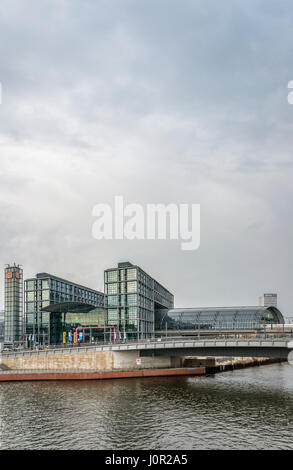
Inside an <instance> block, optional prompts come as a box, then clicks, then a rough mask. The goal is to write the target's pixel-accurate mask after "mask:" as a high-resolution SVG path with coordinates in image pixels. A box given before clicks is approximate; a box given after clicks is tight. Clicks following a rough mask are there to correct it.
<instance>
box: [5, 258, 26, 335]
mask: <svg viewBox="0 0 293 470" xmlns="http://www.w3.org/2000/svg"><path fill="white" fill-rule="evenodd" d="M4 323H5V330H4V342H8V343H21V342H22V341H23V270H22V268H21V267H20V266H19V265H16V264H14V265H13V266H10V265H7V266H6V268H5V292H4Z"/></svg>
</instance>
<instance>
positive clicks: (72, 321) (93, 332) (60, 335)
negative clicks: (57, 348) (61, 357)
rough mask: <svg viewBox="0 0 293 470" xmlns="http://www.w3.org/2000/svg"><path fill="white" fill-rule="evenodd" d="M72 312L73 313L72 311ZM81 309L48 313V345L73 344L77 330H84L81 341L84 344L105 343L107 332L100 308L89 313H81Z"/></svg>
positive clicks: (75, 340) (76, 339)
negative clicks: (83, 336)
mask: <svg viewBox="0 0 293 470" xmlns="http://www.w3.org/2000/svg"><path fill="white" fill-rule="evenodd" d="M73 310H74V311H73ZM82 310H83V308H80V309H79V307H77V308H73V307H72V308H70V307H69V310H68V311H65V312H51V313H50V343H51V344H62V343H65V342H66V343H74V342H77V341H78V337H76V338H74V333H75V332H76V329H77V328H83V327H84V328H86V330H85V332H84V334H85V338H83V341H84V342H86V343H91V342H98V341H107V340H108V339H109V338H108V337H109V330H105V329H104V328H103V327H104V326H105V319H106V313H105V309H104V308H102V307H97V308H95V309H91V310H89V311H82ZM90 327H92V328H90ZM97 327H100V328H97Z"/></svg>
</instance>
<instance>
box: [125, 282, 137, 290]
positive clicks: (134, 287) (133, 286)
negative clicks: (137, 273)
mask: <svg viewBox="0 0 293 470" xmlns="http://www.w3.org/2000/svg"><path fill="white" fill-rule="evenodd" d="M136 291H137V282H136V281H132V282H128V283H127V292H136Z"/></svg>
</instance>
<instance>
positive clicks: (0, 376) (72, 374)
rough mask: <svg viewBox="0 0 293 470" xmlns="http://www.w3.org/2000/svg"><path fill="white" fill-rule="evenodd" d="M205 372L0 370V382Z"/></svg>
mask: <svg viewBox="0 0 293 470" xmlns="http://www.w3.org/2000/svg"><path fill="white" fill-rule="evenodd" d="M205 374H206V368H205V367H195V368H194V367H190V368H189V367H182V368H174V369H172V368H170V369H139V370H124V371H123V370H122V371H99V372H93V371H84V370H72V371H68V370H66V371H61V370H58V371H52V370H48V371H44V370H40V371H36V370H34V371H27V370H26V371H24V370H17V371H16V370H13V371H2V372H1V373H0V382H24V381H44V380H45V381H48V380H49V381H50V380H105V379H129V378H139V377H164V376H169V377H174V376H184V375H185V376H200V375H205Z"/></svg>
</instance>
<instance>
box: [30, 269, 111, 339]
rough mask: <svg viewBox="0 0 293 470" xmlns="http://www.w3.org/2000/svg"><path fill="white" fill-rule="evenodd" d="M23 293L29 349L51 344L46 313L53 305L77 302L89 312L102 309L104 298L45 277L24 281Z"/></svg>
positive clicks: (99, 293)
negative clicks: (31, 346)
mask: <svg viewBox="0 0 293 470" xmlns="http://www.w3.org/2000/svg"><path fill="white" fill-rule="evenodd" d="M24 290H25V296H24V298H25V339H26V341H27V344H28V345H32V344H41V345H46V344H50V343H52V340H51V338H50V331H51V327H50V322H51V321H53V319H51V316H50V312H49V311H44V309H45V308H46V307H48V306H49V305H52V304H58V303H63V302H79V303H83V304H90V305H91V306H92V308H95V307H103V306H104V294H103V293H102V292H99V291H96V290H94V289H90V288H88V287H85V286H82V285H80V284H76V283H74V282H71V281H68V280H65V279H62V278H59V277H57V276H54V275H52V274H48V273H39V274H37V275H36V277H35V278H32V279H26V280H25V282H24Z"/></svg>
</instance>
